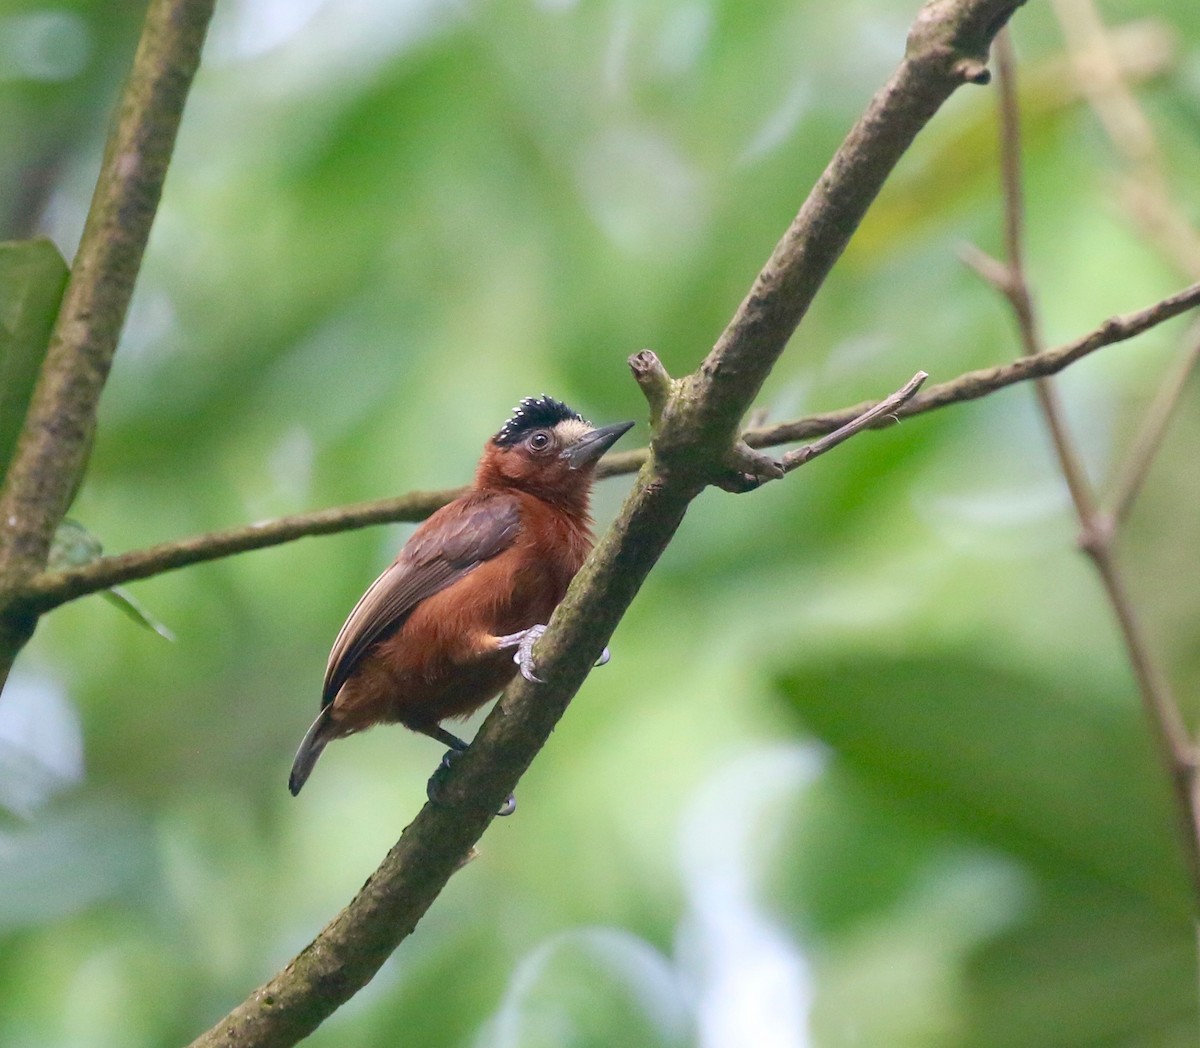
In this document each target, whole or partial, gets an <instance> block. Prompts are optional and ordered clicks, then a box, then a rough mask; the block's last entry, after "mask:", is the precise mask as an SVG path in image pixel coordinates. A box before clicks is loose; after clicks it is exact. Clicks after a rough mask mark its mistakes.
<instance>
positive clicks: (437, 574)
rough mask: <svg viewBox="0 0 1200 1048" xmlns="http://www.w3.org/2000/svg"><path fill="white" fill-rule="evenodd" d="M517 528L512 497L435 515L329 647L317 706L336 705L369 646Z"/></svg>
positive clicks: (481, 498)
mask: <svg viewBox="0 0 1200 1048" xmlns="http://www.w3.org/2000/svg"><path fill="white" fill-rule="evenodd" d="M520 522H521V518H520V509H519V503H518V502H517V500H516V499H515V498H514V497H512V496H511V495H504V494H501V493H499V492H481V493H479V494H471V495H467V496H466V497H464V498H463V499H460V500H458V501H456V502H453V503H451V504H450V505H449V506H446V507H444V508H443V509H440V510H438V511H437V513H435V514H434V515H433V516H431V517H430V518H429V519H428V520H427V521H426V522H425V523H424V524H422V525H421V526H420V527H419V528H418V529H417V530H416V531H415V532H413V535H412V537H411V538H410V539H409V540H408V542H407V543H406V544H405V546H404V548H403V549H402V550H401V551H400V554H399V556H397V557H396V559H395V561H393V562H392V565H391V567H389V568H388V569H387V571H385V572H384V573H383V574H382V575H380V576H379V578H377V579H376V580H375V581H374V582H373V583H371V585H370V586H369V587H368V589H367V592H366V593H364V594H363V595H362V597H361V599H360V600H359V602H358V603H357V604H356V605H355V606H354V610H353V611H352V612H350V617H349V618H347V619H346V624H345V625H344V626H342V629H341V632H340V633H339V634H338V635H337V640H335V641H334V642H333V650H332V651H331V652H330V653H329V663H328V665H327V666H326V668H325V686H324V688H323V690H322V693H321V706H322V707H325V706H328V705H329V704H330V703H331V702H332V701H333V700H334V698H335V697H336V695H337V693H338V691H339V690H341V687H342V685H343V684H345V683H346V681H347V680H348V679H349V677H350V675H351V674H352V673H353V672H354V669H355V667H356V666H357V664H358V661H359V659H361V658H362V656H363V655H364V654H365V653H366V652H367V650H368V649H369V648H370V647H371V645H372V644H374V643H375V642H376V641H378V640H381V639H383V637H384V636H386V635H387V634H389V633H392V632H393V631H395V630H396V629H398V628H399V627H400V626H401V625H402V624H403V623H404V620H405V618H407V617H408V614H409V613H410V612H411V611H412V609H413V608H415V607H416V606H417V605H418V604H419V603H420V602H421V601H423V600H425V599H426V598H427V597H431V596H432V595H433V594H435V593H437V592H438V591H439V590H443V589H445V588H446V587H447V586H449V585H450V584H451V583H452V582H456V581H457V580H458V579H461V578H462V577H463V576H464V575H467V574H469V573H470V572H471V571H473V570H474V569H475V568H476V567H478V566H479V565H480V564H482V563H483V562H484V561H486V560H490V559H491V558H492V557H494V556H496V555H497V554H498V553H501V552H503V551H504V550H505V549H507V548H508V547H509V546H511V545H512V543H513V540H514V539H515V538H516V536H517V531H518V528H519V526H520Z"/></svg>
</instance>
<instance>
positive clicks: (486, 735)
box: [193, 0, 1019, 1048]
mask: <svg viewBox="0 0 1200 1048" xmlns="http://www.w3.org/2000/svg"><path fill="white" fill-rule="evenodd" d="M1017 6H1019V0H930V2H928V3H926V5H925V6H924V7H923V8H922V10H921V13H920V15H919V16H918V19H917V23H916V24H915V25H914V27H913V30H912V32H911V33H910V36H909V46H908V52H907V54H906V56H905V58H904V61H903V62H902V63H901V66H900V69H899V70H898V71H897V73H896V75H895V76H894V77H893V78H892V80H891V81H890V82H889V83H888V84H887V86H886V87H884V88H883V89H882V90H881V91H880V92H879V94H877V95H876V97H875V98H874V99H873V100H872V102H871V104H870V106H869V107H868V110H867V113H866V114H865V115H864V117H863V118H862V119H861V120H860V121H859V123H858V124H857V125H856V126H855V128H854V129H853V130H852V131H851V132H850V135H849V136H848V137H847V139H846V141H845V142H844V143H843V145H842V146H841V148H840V149H839V150H838V152H837V154H836V155H835V156H834V159H833V161H832V162H831V164H830V165H829V167H828V168H827V170H826V172H825V174H824V175H823V176H822V178H821V180H820V182H819V183H818V185H817V187H816V188H815V189H814V190H813V192H812V194H811V195H810V197H809V199H808V201H806V203H805V205H804V207H803V208H802V209H801V211H800V214H799V216H798V217H797V219H796V220H795V222H794V223H793V224H792V226H791V228H790V229H789V230H788V232H787V234H785V237H784V239H783V240H782V241H781V242H780V245H779V246H778V247H777V248H776V251H775V253H774V254H773V255H772V257H771V260H770V261H769V262H768V264H767V266H766V268H765V269H764V270H763V272H762V273H761V274H760V275H759V278H758V280H757V281H756V282H755V285H754V289H753V290H752V291H751V293H750V295H749V296H748V298H747V299H746V301H745V302H744V303H743V304H742V307H741V308H740V309H739V311H738V314H737V316H736V317H735V319H734V321H733V322H732V323H731V325H730V328H729V329H727V331H726V334H725V335H723V336H722V338H721V340H720V341H719V342H718V344H717V346H716V347H715V348H714V349H713V351H712V353H710V354H709V357H708V358H707V360H706V361H705V362H704V364H703V365H702V366H701V368H700V370H698V371H697V372H696V373H695V374H693V375H690V376H688V377H687V378H686V379H684V380H683V381H682V382H681V383H679V384H675V383H671V382H670V380H667V386H666V388H669V389H670V393H669V394H668V395H667V396H666V397H665V399H664V400H661V401H659V402H658V403H656V404H654V405H653V407H654V408H655V409H656V410H654V414H656V415H657V417H658V424H657V425H656V426H654V433H653V439H652V442H651V449H652V450H651V454H650V457H649V459H648V460H647V462H646V463H645V465H643V466H642V468H641V471H640V473H639V475H638V480H637V483H636V484H635V485H634V488H633V490H632V492H631V493H630V495H629V497H628V498H627V499H626V501H625V504H624V506H623V507H622V509H621V512H620V513H619V514H618V517H617V519H616V521H615V522H614V524H613V526H612V527H611V528H610V529H609V530H608V532H607V533H606V534H605V535H604V537H603V538H602V539H601V541H600V543H599V544H598V545H597V547H596V549H595V551H594V552H593V554H592V556H591V557H590V558H589V559H588V561H587V563H586V564H585V565H584V567H583V569H582V570H581V571H580V573H579V574H578V575H577V576H576V578H575V580H574V582H573V583H572V584H571V588H570V590H569V592H568V594H567V596H566V599H565V600H564V601H563V603H562V604H561V605H560V606H559V608H558V610H557V611H556V612H555V613H554V616H553V617H552V619H551V621H550V624H549V628H548V630H547V631H546V634H545V636H544V637H543V638H542V639H541V641H539V643H538V645H537V658H538V666H539V672H540V673H541V674H542V675H543V676H544V678H545V680H546V683H544V684H534V683H531V682H528V681H525V680H519V681H518V682H517V683H516V684H515V685H514V686H513V687H512V688H510V690H509V691H508V692H507V693H506V695H505V696H503V697H502V698H501V700H500V701H499V702H498V703H497V705H496V707H495V708H494V709H493V710H492V713H491V714H490V715H489V717H488V718H487V720H486V721H485V723H484V725H483V727H482V728H481V729H480V732H479V735H478V736H477V737H476V740H475V742H474V743H473V744H472V745H471V747H470V748H469V749H468V750H467V751H466V753H465V754H464V755H463V756H462V758H461V759H460V760H459V761H458V762H457V763H456V764H455V765H454V766H453V768H452V769H451V770H450V772H449V774H448V775H447V778H446V782H445V792H444V803H443V804H441V805H439V806H436V807H435V806H434V805H431V804H427V805H426V806H425V807H424V808H423V809H422V810H421V811H420V813H419V814H418V815H417V817H416V819H415V820H414V821H413V822H412V824H411V825H410V826H409V827H408V828H407V829H406V830H405V831H404V833H403V835H402V836H401V838H400V840H399V841H398V842H397V844H396V845H395V847H394V848H393V849H392V850H391V852H390V853H389V854H388V856H387V858H386V859H385V860H384V862H383V864H382V865H381V866H380V867H379V869H378V870H377V871H376V872H375V873H374V874H373V875H372V877H371V878H370V880H369V881H368V882H367V884H366V885H365V886H364V887H363V889H362V891H361V892H360V893H359V895H358V896H357V897H356V898H355V899H354V901H352V902H351V903H350V905H349V906H348V907H347V908H346V909H345V910H343V911H342V912H341V913H340V914H339V915H338V916H337V917H336V918H335V919H334V920H333V922H331V923H330V924H329V925H328V926H327V927H326V928H325V930H324V931H322V932H321V934H320V935H318V937H317V938H316V939H315V940H314V941H313V942H312V943H311V944H310V945H309V946H308V947H307V948H306V949H305V950H304V951H302V952H301V953H300V954H299V955H298V956H297V957H296V958H295V959H294V960H293V961H292V962H291V963H290V964H289V965H288V966H287V968H285V969H284V970H283V971H282V972H281V973H279V975H277V976H276V977H275V978H273V979H272V980H271V981H270V982H268V983H267V984H266V985H265V986H263V987H261V988H260V989H258V990H256V991H255V992H254V993H252V994H251V995H250V997H249V998H248V999H247V1000H246V1001H244V1002H243V1003H242V1004H240V1005H238V1007H237V1008H235V1009H234V1010H233V1011H232V1012H231V1013H230V1014H229V1015H228V1016H227V1017H226V1018H225V1019H223V1020H221V1021H220V1022H219V1023H218V1024H217V1025H216V1026H214V1027H213V1028H212V1029H211V1030H209V1031H208V1032H207V1033H205V1034H203V1035H202V1036H201V1037H199V1038H198V1039H197V1040H196V1041H195V1042H194V1044H193V1048H216V1046H218V1045H220V1046H223V1048H229V1046H231V1045H237V1046H239V1048H251V1046H255V1048H258V1046H285V1045H291V1044H294V1043H295V1042H296V1041H297V1040H299V1039H300V1038H302V1037H304V1036H305V1035H307V1034H308V1033H309V1032H311V1031H312V1030H313V1029H314V1028H315V1027H316V1026H317V1025H318V1024H319V1023H320V1022H321V1021H322V1020H323V1019H324V1018H325V1017H326V1016H328V1015H329V1014H331V1013H332V1012H333V1011H334V1010H335V1009H337V1008H338V1007H339V1005H340V1004H342V1003H343V1002H344V1001H346V1000H348V999H349V998H350V997H351V996H352V995H353V994H354V993H355V992H356V991H357V990H358V989H359V988H360V987H361V986H363V985H365V984H366V982H367V981H368V980H369V979H370V978H371V977H372V976H373V975H374V974H375V972H376V971H377V970H378V968H379V966H380V965H381V964H382V963H383V961H384V960H385V959H386V958H387V956H388V955H389V954H390V953H391V951H392V950H394V949H395V948H396V946H397V945H399V943H400V942H401V941H402V940H403V939H404V938H405V937H406V936H407V935H408V934H409V933H410V932H411V931H412V929H413V928H414V927H415V925H416V923H417V921H418V920H420V918H421V916H422V915H423V914H424V913H425V911H426V910H427V909H428V907H429V906H430V904H431V903H432V902H433V900H434V899H435V898H436V896H437V894H438V893H439V892H440V891H441V889H442V887H443V886H444V885H445V883H446V881H447V880H448V879H449V878H450V876H451V875H452V874H453V872H454V871H455V869H457V868H458V867H459V865H460V864H461V863H462V861H463V860H464V858H465V857H466V855H467V854H468V852H469V850H470V849H471V847H473V845H474V843H475V841H476V840H478V838H479V836H480V835H481V834H482V833H483V831H484V830H485V829H486V828H487V825H488V823H489V822H490V821H491V819H492V818H493V816H494V813H495V812H496V810H497V809H498V807H499V804H500V802H501V801H502V800H503V799H504V798H505V797H506V796H507V795H508V793H509V792H511V791H512V790H513V788H514V787H515V786H516V784H517V780H518V779H519V778H520V776H521V774H522V773H523V772H524V770H525V768H527V767H528V766H529V763H530V762H531V761H532V760H533V758H534V756H535V755H536V753H537V752H538V750H539V749H540V748H541V747H542V746H543V745H544V744H545V742H546V740H547V738H548V737H549V735H550V732H551V731H552V729H553V728H554V725H555V724H556V723H557V721H558V719H559V718H560V717H561V716H562V714H563V712H564V711H565V709H566V707H567V705H568V703H569V702H570V701H571V698H572V697H573V696H574V694H575V693H576V691H578V689H579V687H580V685H581V684H582V683H583V680H584V678H585V677H586V675H587V673H588V670H589V669H590V668H591V664H592V663H593V662H595V660H596V658H597V656H599V654H600V652H601V649H602V648H603V647H604V644H605V642H606V641H607V640H608V638H609V637H610V636H611V634H612V631H613V629H614V628H615V627H616V624H617V623H618V621H619V620H620V618H621V616H622V615H623V614H624V612H625V610H626V609H627V608H628V606H629V604H630V603H631V601H632V600H633V598H634V596H635V594H636V593H637V591H638V589H639V588H640V586H641V584H642V582H643V581H644V579H645V578H646V575H647V574H648V573H649V571H650V569H651V568H652V567H653V566H654V564H655V562H656V561H657V560H658V557H659V556H660V555H661V553H662V551H663V550H664V549H665V548H666V546H667V544H668V543H669V542H670V541H671V538H672V536H673V535H674V533H675V530H676V529H677V528H678V526H679V524H680V522H681V521H682V519H683V516H684V513H685V511H686V509H687V506H688V504H689V502H690V501H691V500H692V499H693V498H694V497H695V496H696V495H697V494H699V492H700V491H701V490H702V488H703V487H704V486H705V485H706V483H708V482H710V481H711V480H715V479H719V478H720V477H721V475H722V474H723V472H724V471H725V470H726V469H727V467H726V465H725V459H726V456H727V454H728V453H729V452H730V450H731V449H732V447H733V444H734V438H735V436H736V430H737V422H738V420H739V419H740V418H741V417H742V416H743V415H744V414H745V412H746V411H747V410H748V409H749V407H750V404H751V401H752V399H753V397H754V396H755V394H756V392H757V391H758V388H759V387H760V386H761V383H762V380H763V378H764V377H765V376H766V374H767V373H768V372H769V370H770V368H771V366H772V364H773V363H774V361H775V360H776V359H777V358H778V356H779V354H780V353H781V352H782V350H783V347H784V345H785V344H786V342H787V340H788V338H789V337H790V336H791V334H792V331H793V329H794V327H795V325H796V324H797V323H799V321H800V319H801V318H802V316H803V315H804V311H805V309H806V308H807V305H808V303H809V302H810V301H811V299H812V296H813V295H814V294H815V292H816V290H817V288H818V287H819V285H820V283H821V281H822V279H823V278H824V276H825V274H827V273H828V271H829V268H830V267H831V266H832V265H833V263H834V261H835V260H836V258H837V257H838V255H839V254H840V253H841V251H842V249H843V248H844V246H845V244H846V241H847V240H848V239H849V237H850V235H851V234H852V232H853V231H854V229H855V228H856V227H857V226H858V224H859V222H860V221H861V219H862V216H863V214H864V212H865V211H866V209H867V207H868V205H869V204H870V202H871V200H872V199H873V198H874V195H875V192H876V191H877V190H878V187H879V185H880V184H881V183H882V181H883V179H884V177H885V176H886V174H887V172H888V171H889V170H890V168H891V167H892V166H893V165H894V164H895V162H896V160H897V159H898V158H899V156H900V154H901V153H902V152H903V151H904V149H905V148H906V147H907V145H908V143H909V142H910V141H911V140H912V138H913V136H914V135H915V134H916V133H917V131H918V130H919V129H920V128H921V126H923V125H924V123H925V122H926V121H928V120H929V119H930V118H931V117H932V116H933V114H934V112H935V111H936V110H937V108H938V106H939V105H940V104H941V102H942V101H944V100H945V99H946V98H948V97H949V96H950V94H951V93H952V92H953V91H954V89H955V88H956V87H957V86H958V85H959V84H961V83H963V82H964V81H977V82H978V81H982V80H984V79H986V75H987V70H986V66H985V62H986V59H987V51H988V48H989V46H990V44H991V40H992V37H993V36H994V34H995V33H996V32H997V31H998V30H999V29H1000V27H1001V26H1002V25H1003V24H1004V23H1005V22H1006V21H1007V19H1008V18H1009V16H1011V14H1012V13H1013V11H1014V10H1015V9H1016V7H1017ZM851 183H859V184H858V185H856V186H852V185H851ZM785 300H790V301H785Z"/></svg>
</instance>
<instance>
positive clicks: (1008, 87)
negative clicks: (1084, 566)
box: [981, 31, 1200, 905]
mask: <svg viewBox="0 0 1200 1048" xmlns="http://www.w3.org/2000/svg"><path fill="white" fill-rule="evenodd" d="M996 56H997V62H996V65H997V70H998V74H999V81H1000V158H1001V159H1000V169H1001V180H1002V185H1003V194H1004V214H1005V243H1006V246H1007V250H1008V260H1007V262H1006V263H1004V264H1001V263H995V262H994V260H992V261H991V265H990V266H986V267H983V268H982V269H981V272H983V274H984V275H985V277H987V278H988V279H990V280H992V281H993V282H995V283H996V284H997V286H998V287H999V289H1000V290H1001V291H1002V292H1003V293H1004V295H1005V296H1006V297H1007V298H1008V301H1009V303H1010V305H1011V306H1012V309H1013V313H1014V316H1015V318H1016V321H1017V328H1018V331H1019V333H1020V338H1021V344H1022V347H1023V349H1024V351H1025V353H1026V354H1027V355H1029V356H1035V355H1036V354H1037V353H1038V352H1039V351H1040V348H1041V341H1040V339H1041V336H1040V333H1039V332H1038V328H1037V321H1036V313H1035V311H1034V306H1033V297H1032V294H1031V292H1030V289H1029V285H1028V283H1027V282H1026V279H1025V272H1024V268H1023V265H1022V246H1023V236H1022V225H1023V220H1024V215H1023V206H1022V199H1021V196H1022V194H1021V171H1020V130H1019V112H1018V106H1017V91H1016V61H1015V58H1014V55H1013V49H1012V42H1011V40H1010V38H1009V34H1008V33H1007V31H1005V32H1002V33H1001V34H1000V37H999V38H998V40H997V47H996ZM995 266H1000V267H1001V269H1002V270H1003V272H1002V273H1001V272H999V271H997V270H996V269H995V268H994V267H995ZM1038 392H1039V401H1040V403H1041V407H1042V412H1043V414H1044V416H1045V418H1046V421H1047V424H1048V427H1049V429H1050V431H1051V435H1052V439H1053V442H1054V447H1055V451H1056V454H1057V456H1058V460H1059V465H1060V467H1061V469H1062V473H1063V477H1064V479H1065V480H1066V482H1067V486H1068V488H1069V489H1070V493H1071V501H1072V504H1073V506H1074V508H1075V514H1076V517H1077V518H1078V521H1079V527H1080V540H1079V541H1080V546H1081V547H1082V548H1083V550H1084V552H1085V553H1087V555H1088V556H1089V557H1090V558H1091V560H1092V562H1093V564H1094V565H1095V567H1096V571H1097V574H1098V575H1099V576H1100V580H1101V583H1102V585H1103V587H1104V592H1105V595H1106V596H1107V598H1108V601H1109V604H1110V605H1111V606H1112V609H1113V613H1114V616H1115V617H1116V620H1117V625H1118V628H1119V630H1120V633H1121V638H1122V641H1123V642H1124V645H1125V651H1126V655H1127V656H1128V658H1129V662H1130V666H1131V667H1132V669H1133V673H1134V677H1135V679H1136V681H1137V684H1138V690H1139V692H1140V694H1141V697H1142V702H1143V705H1144V707H1145V709H1146V713H1147V715H1148V718H1149V720H1150V723H1151V726H1152V728H1153V730H1154V734H1155V736H1156V738H1157V741H1158V743H1159V749H1160V752H1161V754H1162V759H1163V762H1164V764H1165V765H1166V767H1167V770H1168V772H1169V774H1170V777H1171V782H1172V786H1173V787H1174V791H1175V797H1176V801H1177V808H1178V814H1179V817H1180V830H1181V834H1180V836H1181V840H1182V843H1183V845H1184V850H1185V854H1186V856H1187V859H1188V866H1189V870H1190V873H1191V877H1192V887H1193V894H1194V897H1195V899H1196V902H1197V905H1200V821H1198V820H1200V816H1198V811H1197V804H1196V796H1195V794H1196V751H1195V747H1194V745H1193V743H1192V740H1191V738H1190V736H1189V734H1188V731H1187V726H1186V725H1185V723H1184V721H1183V716H1182V714H1181V712H1180V709H1179V705H1178V703H1177V702H1176V699H1175V696H1174V695H1173V694H1172V691H1171V687H1170V683H1169V681H1168V680H1167V677H1166V674H1165V673H1164V672H1163V670H1162V667H1161V666H1160V665H1159V663H1158V661H1157V660H1156V659H1155V658H1154V656H1153V654H1152V653H1151V650H1150V645H1149V642H1148V640H1147V638H1146V636H1145V632H1144V630H1143V628H1142V625H1141V621H1140V618H1139V616H1138V614H1137V611H1136V609H1135V608H1134V605H1133V601H1132V600H1131V598H1130V596H1129V592H1128V589H1127V587H1126V585H1125V580H1124V576H1123V574H1122V572H1121V571H1120V568H1119V566H1118V564H1117V561H1116V556H1115V552H1114V549H1113V544H1114V540H1115V537H1116V528H1115V524H1114V520H1113V518H1112V517H1111V516H1110V515H1109V514H1107V513H1105V512H1103V511H1102V510H1101V509H1100V507H1099V504H1098V501H1097V499H1096V496H1095V493H1094V491H1093V489H1092V485H1091V482H1090V481H1089V480H1088V477H1087V476H1086V474H1085V472H1084V470H1083V467H1082V461H1081V458H1080V456H1079V453H1078V450H1077V449H1076V447H1075V444H1074V441H1073V440H1072V438H1071V435H1070V433H1069V431H1068V429H1067V426H1066V423H1065V420H1064V419H1063V417H1062V413H1061V411H1060V409H1059V406H1058V402H1057V398H1056V397H1055V396H1054V393H1053V391H1052V390H1051V389H1050V388H1049V386H1048V384H1047V383H1046V382H1045V380H1043V381H1042V382H1040V383H1039V386H1038ZM1146 463H1148V459H1147V460H1146ZM1143 468H1144V467H1143Z"/></svg>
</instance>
